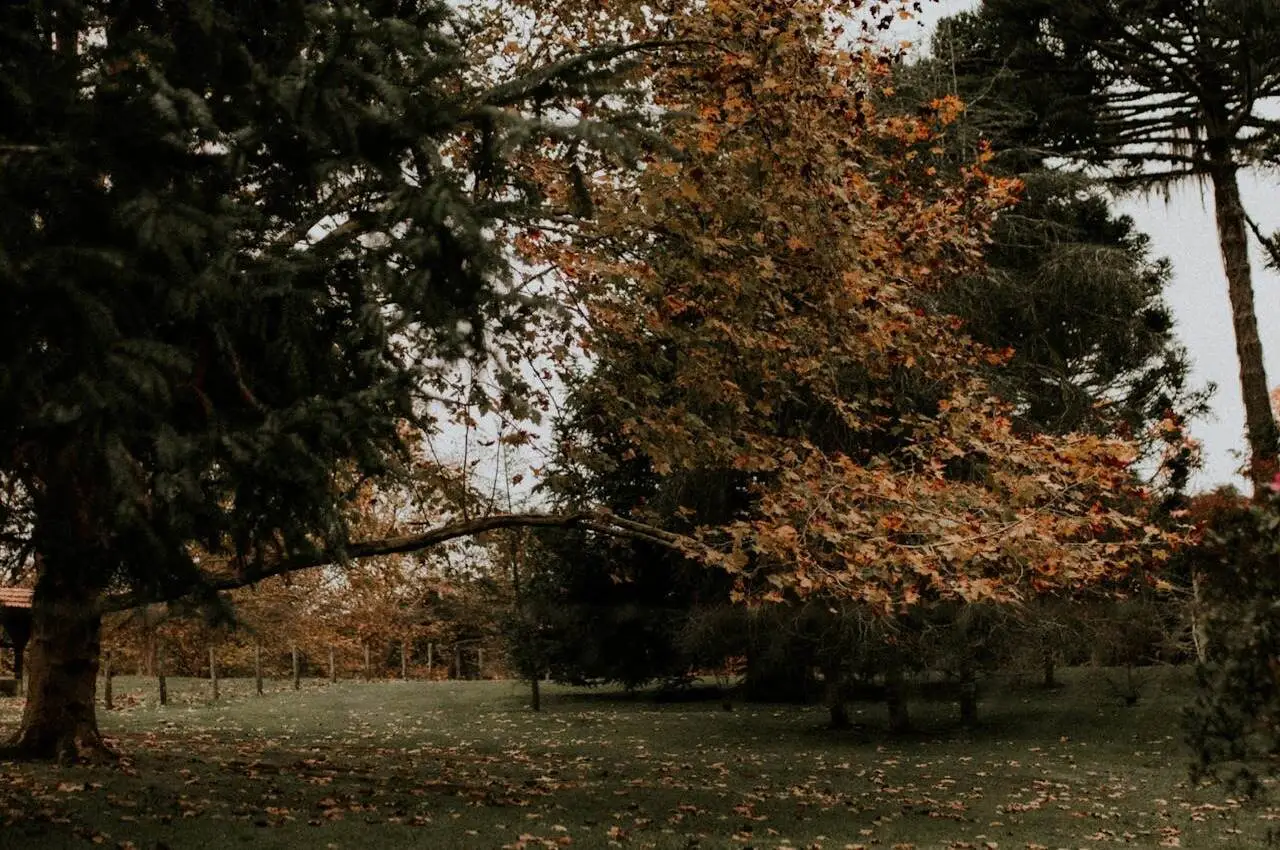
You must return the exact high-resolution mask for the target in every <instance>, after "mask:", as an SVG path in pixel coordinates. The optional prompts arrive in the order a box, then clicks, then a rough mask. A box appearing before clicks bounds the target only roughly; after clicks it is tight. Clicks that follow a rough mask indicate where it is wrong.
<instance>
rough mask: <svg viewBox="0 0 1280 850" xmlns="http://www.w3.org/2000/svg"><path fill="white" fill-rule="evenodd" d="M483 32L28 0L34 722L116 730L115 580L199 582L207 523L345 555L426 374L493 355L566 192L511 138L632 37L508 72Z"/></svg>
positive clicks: (211, 548) (3, 248) (10, 181)
mask: <svg viewBox="0 0 1280 850" xmlns="http://www.w3.org/2000/svg"><path fill="white" fill-rule="evenodd" d="M456 28H457V21H456V20H454V18H453V16H452V13H451V12H450V11H449V9H448V6H447V5H446V4H444V3H441V2H434V0H421V1H420V2H382V1H381V0H374V2H359V3H357V2H348V1H347V0H326V2H319V3H310V2H307V3H304V2H257V0H255V2H232V3H225V2H214V0H194V2H189V3H161V4H155V3H117V2H103V1H102V0H65V2H57V3H22V4H5V5H4V6H3V7H0V480H3V481H4V482H5V484H6V490H5V492H6V498H5V499H4V500H3V503H2V505H0V509H2V510H3V511H4V512H5V516H4V517H3V519H4V522H0V526H3V527H5V528H12V529H16V530H20V531H29V537H27V538H26V539H22V540H9V541H6V542H7V543H8V544H9V545H10V547H13V546H15V545H17V546H19V547H20V548H22V547H25V549H26V551H34V553H35V555H36V558H37V562H38V569H37V574H38V584H37V590H36V611H35V621H36V631H37V641H36V643H37V646H41V645H45V646H46V647H47V648H48V649H47V657H44V658H41V657H40V653H39V651H38V652H37V657H36V658H34V659H33V664H32V675H33V685H32V696H31V699H30V700H29V701H28V712H27V717H26V718H25V719H24V727H23V732H22V735H23V739H22V742H23V745H24V746H26V747H28V748H29V749H32V750H48V749H50V748H52V747H54V746H57V747H59V748H62V747H63V746H64V745H66V744H67V739H68V734H70V733H69V732H68V730H69V729H70V728H72V727H75V726H76V722H69V721H68V720H67V718H68V717H69V716H76V717H80V718H81V719H82V720H83V722H82V723H81V727H82V728H81V729H80V730H79V731H77V732H76V733H75V735H76V738H77V740H80V739H83V738H91V737H93V730H92V729H91V727H92V706H91V699H92V684H93V680H92V672H93V669H94V667H95V666H96V634H97V626H96V621H95V620H92V619H90V620H85V619H84V617H85V615H86V614H87V613H92V611H93V610H94V608H95V607H96V606H97V604H98V600H99V599H100V597H101V594H102V593H103V592H104V591H107V590H110V589H125V588H127V589H129V590H131V591H133V592H135V593H137V594H139V596H140V597H141V598H145V597H146V596H148V595H150V596H153V597H169V596H173V595H174V594H177V593H182V592H189V591H191V590H192V589H194V588H198V587H199V586H200V584H201V581H202V580H201V576H200V572H199V569H198V565H197V563H196V554H195V553H196V551H197V547H198V548H199V549H200V550H203V551H204V552H205V553H211V554H213V555H220V556H224V557H226V556H230V558H231V559H232V563H233V564H234V565H236V568H237V569H240V570H242V571H248V572H252V570H253V569H254V568H255V567H257V566H260V565H261V564H263V563H265V562H267V561H269V560H271V559H273V558H277V559H278V558H280V557H303V558H306V557H307V555H308V553H312V554H314V553H316V552H318V551H326V552H330V551H333V550H335V549H337V550H338V551H340V549H341V546H342V545H343V543H344V542H346V539H347V527H346V520H345V518H344V515H345V511H346V497H347V495H348V493H349V491H350V488H351V486H352V484H353V482H358V481H360V480H361V479H363V478H365V477H370V476H382V475H386V474H388V473H390V472H393V471H394V469H395V467H396V465H397V463H398V462H399V460H400V458H401V453H402V449H403V445H402V437H403V433H402V431H401V428H402V426H403V425H404V423H406V422H419V423H420V422H421V418H420V415H421V414H422V412H423V407H422V405H421V404H420V403H419V399H418V396H417V393H419V392H420V391H421V390H422V389H423V388H425V387H429V386H430V385H431V383H432V381H433V379H434V378H435V377H436V376H438V375H439V374H440V372H441V371H442V370H444V369H447V368H449V366H450V364H451V363H452V362H455V361H457V360H458V359H459V358H466V357H479V356H482V354H483V350H484V344H485V333H484V331H485V328H486V323H487V320H488V319H489V318H490V317H492V316H494V315H495V314H496V313H498V312H500V310H501V306H502V304H503V302H504V300H506V299H507V298H508V295H506V294H505V293H506V292H507V287H506V285H505V282H504V275H503V268H504V266H503V262H502V258H501V256H500V251H499V249H498V248H497V247H496V242H495V233H496V231H497V229H498V228H499V226H500V225H501V224H502V222H503V221H504V220H508V219H510V218H511V217H513V216H515V215H518V214H519V212H520V210H521V209H524V208H526V207H525V206H524V205H526V204H527V202H529V201H535V202H536V200H537V199H536V198H529V197H527V196H526V195H524V194H523V193H521V192H520V191H518V187H514V186H511V185H509V184H508V181H507V180H506V175H505V174H504V169H503V162H504V158H505V157H506V156H507V155H509V154H510V153H512V151H513V149H514V148H515V147H516V146H518V145H519V144H521V143H522V142H523V141H527V140H530V139H534V138H536V137H537V136H538V135H539V130H540V129H542V130H549V131H553V132H555V133H556V134H557V135H559V136H560V137H561V138H565V137H567V136H568V135H569V134H571V133H572V132H573V131H572V130H566V129H565V128H562V127H552V126H551V125H550V124H547V125H545V126H543V127H542V128H539V127H538V126H536V125H535V124H533V123H531V122H530V121H528V120H526V119H523V118H521V117H520V114H519V112H518V111H515V109H514V107H517V106H519V105H520V104H521V103H522V102H524V101H526V100H528V99H531V98H532V99H536V100H537V101H538V102H539V103H540V104H541V105H542V106H544V107H545V106H547V105H548V104H554V103H555V101H556V98H558V97H562V96H563V95H565V94H566V93H571V92H574V91H577V90H580V89H581V88H582V86H583V85H586V84H588V83H590V84H592V85H594V84H595V83H597V82H598V81H599V80H600V79H601V77H602V75H604V74H607V73H608V72H610V71H612V70H615V69H616V66H617V64H618V63H617V60H618V57H619V55H620V53H621V51H619V50H611V49H608V48H605V49H601V50H600V51H598V52H597V53H594V54H589V55H585V56H583V57H581V58H580V59H578V60H575V61H567V62H562V63H560V64H559V65H558V66H557V67H556V68H553V69H550V70H548V69H539V70H536V71H535V72H533V73H531V74H530V75H528V76H526V77H523V78H520V79H516V80H511V81H508V82H507V83H505V84H503V85H499V86H497V87H495V88H489V89H479V88H476V87H475V85H474V84H473V83H472V82H470V81H471V80H472V79H475V78H478V75H472V74H470V73H469V69H470V68H471V67H472V65H473V64H474V63H476V62H479V61H483V60H484V58H485V57H482V56H470V55H468V54H467V53H466V52H465V51H464V50H463V48H462V46H461V44H460V42H459V41H458V40H457V38H456V37H455V30H456ZM596 88H597V89H598V88H599V87H598V86H596ZM604 135H605V134H602V133H598V132H597V133H594V134H593V138H595V139H601V138H603V137H604ZM55 606H58V607H61V608H64V609H65V610H63V612H62V616H61V618H59V617H58V616H57V615H56V612H55V610H54V607H55ZM67 606H69V608H67ZM67 610H71V611H75V612H77V614H76V616H75V617H68V616H67ZM42 628H47V629H51V630H53V632H54V634H51V635H46V637H48V640H47V641H46V642H45V643H44V644H42V643H41V640H40V635H41V629H42ZM59 629H62V631H61V632H58V630H59ZM86 671H87V672H88V675H87V676H86V675H85V673H86ZM49 682H54V684H52V685H49V684H48V683H49ZM86 688H87V689H88V691H87V695H88V699H89V702H90V704H89V705H88V706H85V704H84V703H85V697H86V694H85V689H86ZM86 711H87V714H88V717H87V719H86V718H85V717H84V715H85V712H86ZM59 730H61V731H59ZM82 733H83V734H82Z"/></svg>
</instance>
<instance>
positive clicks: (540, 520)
mask: <svg viewBox="0 0 1280 850" xmlns="http://www.w3.org/2000/svg"><path fill="white" fill-rule="evenodd" d="M575 527H577V528H583V529H586V530H588V531H594V532H597V533H599V534H607V535H610V536H613V537H622V538H629V539H633V540H643V541H646V542H649V543H653V544H655V545H658V546H662V547H664V548H667V549H671V550H674V551H679V552H689V551H696V550H698V549H701V548H703V546H702V544H700V543H698V542H697V541H694V540H693V539H691V538H688V537H685V536H683V535H680V534H674V533H672V532H670V531H665V530H663V529H660V528H657V527H656V526H651V525H647V524H645V523H642V522H636V521H635V520H629V519H624V518H622V517H619V516H616V515H614V514H612V513H609V512H607V511H596V512H578V513H572V514H543V513H524V514H492V515H490V516H484V517H477V518H475V519H468V520H463V521H461V522H451V523H446V524H445V525H440V526H437V527H435V528H432V529H429V530H427V531H423V532H419V533H417V534H406V535H401V536H397V537H386V538H381V539H377V540H362V541H360V542H357V543H351V544H349V545H347V546H346V547H344V548H342V549H337V550H327V551H324V552H321V553H319V554H316V555H307V556H301V557H287V558H282V559H279V560H276V561H273V562H271V563H268V564H265V565H263V566H261V567H259V568H256V569H253V570H249V571H246V572H242V573H239V574H237V575H232V576H226V577H217V578H213V579H211V580H210V581H207V582H205V583H204V584H203V585H202V586H200V587H198V588H192V589H191V590H190V591H188V592H186V593H176V594H173V595H165V594H159V595H149V594H141V593H126V594H121V595H118V596H111V597H108V598H107V599H105V600H104V601H103V603H102V610H103V611H104V612H112V611H126V610H128V609H130V608H137V607H138V606H140V605H148V604H152V603H155V602H172V601H174V600H176V599H180V598H183V597H184V596H190V595H196V594H202V593H203V594H213V593H218V592H221V591H227V590H236V589H238V588H241V587H248V586H249V585H251V584H257V583H258V582H260V581H263V580H265V579H269V578H274V577H276V576H282V575H286V574H288V573H295V572H299V571H301V570H308V569H312V568H314V567H322V566H326V565H328V564H342V563H346V562H348V561H352V560H356V559H360V558H377V557H382V556H386V555H404V554H408V553H411V552H422V551H425V550H427V549H431V548H433V547H435V546H439V545H441V544H443V543H448V542H449V541H450V540H456V539H458V538H460V537H474V536H476V535H479V534H484V533H485V532H489V531H498V530H500V529H504V528H575Z"/></svg>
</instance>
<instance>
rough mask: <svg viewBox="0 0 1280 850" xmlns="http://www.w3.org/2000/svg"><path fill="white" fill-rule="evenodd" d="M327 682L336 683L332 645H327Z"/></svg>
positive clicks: (335, 667)
mask: <svg viewBox="0 0 1280 850" xmlns="http://www.w3.org/2000/svg"><path fill="white" fill-rule="evenodd" d="M329 684H331V685H336V684H338V667H337V665H336V664H335V663H334V657H333V647H332V646H331V647H329Z"/></svg>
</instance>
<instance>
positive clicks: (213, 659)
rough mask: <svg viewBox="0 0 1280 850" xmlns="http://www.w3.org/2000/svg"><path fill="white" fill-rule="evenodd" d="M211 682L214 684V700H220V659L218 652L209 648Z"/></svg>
mask: <svg viewBox="0 0 1280 850" xmlns="http://www.w3.org/2000/svg"><path fill="white" fill-rule="evenodd" d="M209 681H210V683H212V684H213V699H214V701H215V702H216V701H217V699H218V657H217V651H216V650H215V649H214V648H213V647H212V646H211V647H209Z"/></svg>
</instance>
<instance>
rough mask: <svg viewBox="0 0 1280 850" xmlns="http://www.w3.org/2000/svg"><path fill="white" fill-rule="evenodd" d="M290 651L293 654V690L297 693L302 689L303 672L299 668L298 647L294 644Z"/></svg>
mask: <svg viewBox="0 0 1280 850" xmlns="http://www.w3.org/2000/svg"><path fill="white" fill-rule="evenodd" d="M289 651H290V652H291V653H292V654H293V689H294V690H295V691H296V690H299V689H300V688H301V687H302V671H301V668H300V667H298V645H297V644H296V643H295V644H293V645H292V646H290V647H289Z"/></svg>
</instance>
